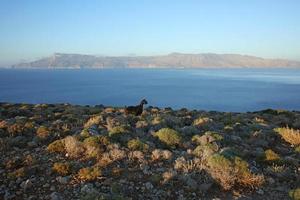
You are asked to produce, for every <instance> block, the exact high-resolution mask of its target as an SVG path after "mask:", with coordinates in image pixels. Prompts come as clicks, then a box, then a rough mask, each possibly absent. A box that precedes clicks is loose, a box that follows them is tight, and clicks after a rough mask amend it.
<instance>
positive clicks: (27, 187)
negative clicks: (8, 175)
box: [21, 179, 33, 191]
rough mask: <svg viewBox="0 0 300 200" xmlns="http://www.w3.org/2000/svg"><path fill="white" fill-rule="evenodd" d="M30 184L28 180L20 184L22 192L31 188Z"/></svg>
mask: <svg viewBox="0 0 300 200" xmlns="http://www.w3.org/2000/svg"><path fill="white" fill-rule="evenodd" d="M32 185H33V184H32V182H31V181H30V179H27V180H26V181H23V182H22V183H21V188H22V189H23V190H24V191H26V190H28V189H30V188H31V187H32Z"/></svg>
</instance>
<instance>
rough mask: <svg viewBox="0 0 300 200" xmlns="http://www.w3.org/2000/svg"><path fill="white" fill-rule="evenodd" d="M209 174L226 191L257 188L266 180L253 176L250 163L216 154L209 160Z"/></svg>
mask: <svg viewBox="0 0 300 200" xmlns="http://www.w3.org/2000/svg"><path fill="white" fill-rule="evenodd" d="M208 166H209V168H208V172H209V173H210V175H211V176H212V177H213V178H214V179H215V180H216V181H217V182H218V183H219V184H220V185H221V186H222V188H223V189H224V190H230V189H231V188H233V187H241V188H257V187H259V186H260V185H262V184H263V182H264V178H263V176H260V175H255V174H252V173H251V172H250V170H249V168H248V163H247V162H245V161H243V160H242V159H241V158H239V157H235V158H234V159H233V160H229V159H228V158H226V157H224V156H223V155H221V154H215V155H213V156H212V157H210V158H209V160H208Z"/></svg>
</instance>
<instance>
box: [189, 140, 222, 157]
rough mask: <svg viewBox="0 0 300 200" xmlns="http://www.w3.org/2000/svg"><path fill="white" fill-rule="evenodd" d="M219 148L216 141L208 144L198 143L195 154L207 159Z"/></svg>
mask: <svg viewBox="0 0 300 200" xmlns="http://www.w3.org/2000/svg"><path fill="white" fill-rule="evenodd" d="M218 150H219V147H218V145H217V144H216V143H208V144H206V145H198V146H197V147H196V148H195V149H194V151H193V154H194V155H195V156H198V157H201V158H202V159H206V158H208V157H210V156H211V155H213V154H214V153H216V152H217V151H218Z"/></svg>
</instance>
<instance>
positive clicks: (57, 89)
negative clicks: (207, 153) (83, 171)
mask: <svg viewBox="0 0 300 200" xmlns="http://www.w3.org/2000/svg"><path fill="white" fill-rule="evenodd" d="M144 98H145V99H147V101H148V105H147V106H153V107H160V108H165V107H171V108H172V109H181V108H188V109H197V110H206V111H224V112H247V111H258V110H263V109H268V108H271V109H285V110H298V111H299V110H300V69H299V68H298V69H283V68H282V69H278V68H268V69H264V68H263V69H261V68H260V69H253V68H247V69H245V68H241V69H221V68H214V69H55V70H53V69H43V70H41V69H0V102H10V103H34V104H36V103H71V104H78V105H90V106H94V105H100V104H102V105H105V106H116V107H123V106H128V105H136V104H138V103H139V102H140V100H141V99H144Z"/></svg>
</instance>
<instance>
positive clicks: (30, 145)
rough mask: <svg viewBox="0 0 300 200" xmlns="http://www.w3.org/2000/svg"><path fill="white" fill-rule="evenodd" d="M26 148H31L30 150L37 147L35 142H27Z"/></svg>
mask: <svg viewBox="0 0 300 200" xmlns="http://www.w3.org/2000/svg"><path fill="white" fill-rule="evenodd" d="M27 146H28V147H31V148H34V147H37V146H38V145H37V143H36V142H35V141H31V142H27Z"/></svg>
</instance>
